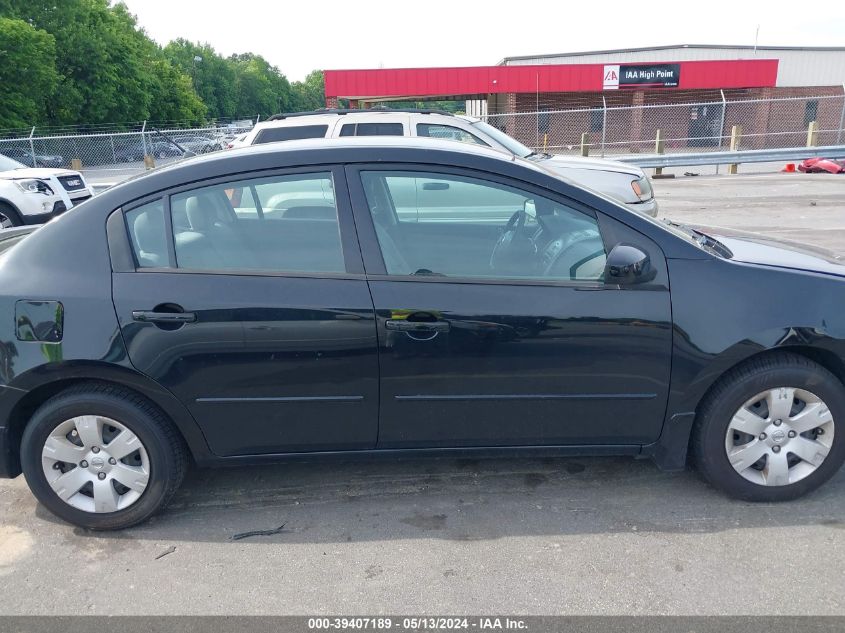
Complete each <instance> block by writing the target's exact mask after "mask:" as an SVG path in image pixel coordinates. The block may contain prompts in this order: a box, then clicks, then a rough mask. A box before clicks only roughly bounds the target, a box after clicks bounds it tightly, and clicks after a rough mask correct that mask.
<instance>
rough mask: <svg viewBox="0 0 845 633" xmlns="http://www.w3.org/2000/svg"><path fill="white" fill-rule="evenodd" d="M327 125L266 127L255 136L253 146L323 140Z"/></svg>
mask: <svg viewBox="0 0 845 633" xmlns="http://www.w3.org/2000/svg"><path fill="white" fill-rule="evenodd" d="M328 129H329V126H328V125H297V126H292V127H268V128H265V129H263V130H261V131H260V132H258V134H256V136H255V141H253V144H254V145H259V144H261V143H276V142H278V141H298V140H300V139H305V138H324V137H325V136H326V132H327V131H328Z"/></svg>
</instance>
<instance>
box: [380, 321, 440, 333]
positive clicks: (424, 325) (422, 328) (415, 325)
mask: <svg viewBox="0 0 845 633" xmlns="http://www.w3.org/2000/svg"><path fill="white" fill-rule="evenodd" d="M384 327H385V328H386V329H388V330H393V331H394V332H412V333H413V332H424V333H429V332H448V331H449V329H450V328H451V326H450V324H449V322H448V321H406V320H405V319H388V320H387V321H385V322H384Z"/></svg>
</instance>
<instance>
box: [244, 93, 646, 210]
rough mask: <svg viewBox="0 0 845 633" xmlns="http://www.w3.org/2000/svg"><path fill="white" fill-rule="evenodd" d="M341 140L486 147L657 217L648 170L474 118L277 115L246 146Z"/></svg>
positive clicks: (403, 113)
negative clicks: (424, 140)
mask: <svg viewBox="0 0 845 633" xmlns="http://www.w3.org/2000/svg"><path fill="white" fill-rule="evenodd" d="M341 136H423V137H425V136H428V137H434V138H439V139H446V140H453V141H459V142H464V143H474V144H478V145H486V146H488V147H493V148H496V149H499V150H502V151H505V152H508V153H510V154H515V155H517V156H520V157H521V158H528V159H530V160H536V161H537V162H541V163H542V164H543V165H544V166H545V167H546V168H548V169H551V170H553V171H555V172H556V173H559V174H561V175H562V176H564V177H566V178H568V179H569V180H571V181H573V182H574V183H577V184H580V185H583V186H585V187H588V188H590V189H594V190H596V191H598V192H601V193H603V194H605V195H607V196H610V197H612V198H615V199H616V200H619V201H621V202H624V203H625V204H626V205H628V207H629V208H630V209H632V210H634V211H638V212H640V213H644V214H646V215H650V216H651V217H655V216H657V201H656V200H655V199H654V192H653V191H652V188H651V182H650V181H649V179H648V176H646V175H645V172H643V170H642V169H640V168H639V167H636V166H634V165H628V164H627V163H622V162H619V161H613V160H604V159H600V158H585V157H581V156H563V155H556V156H553V155H551V154H543V153H539V152H535V151H533V150H531V149H529V148H528V147H526V146H525V145H523V144H522V143H520V142H519V141H517V140H516V139H514V138H512V137H510V136H508V135H507V134H505V133H504V132H502V131H501V130H499V129H498V128H495V127H493V126H492V125H489V124H488V123H485V122H484V121H481V120H480V119H475V118H473V117H469V116H464V115H458V114H451V113H448V112H440V111H437V110H385V109H371V110H318V111H316V112H297V113H294V114H277V115H275V116H273V117H270V118H269V119H267V120H266V121H264V122H262V123H259V124H258V125H256V126H255V127H254V128H253V129H252V130H251V131H250V132H249V133H248V134H247V135H246V137H245V138H244V140H243V142H242V143H241V144H242V145H256V144H259V143H274V142H278V141H292V140H297V139H304V138H337V137H341Z"/></svg>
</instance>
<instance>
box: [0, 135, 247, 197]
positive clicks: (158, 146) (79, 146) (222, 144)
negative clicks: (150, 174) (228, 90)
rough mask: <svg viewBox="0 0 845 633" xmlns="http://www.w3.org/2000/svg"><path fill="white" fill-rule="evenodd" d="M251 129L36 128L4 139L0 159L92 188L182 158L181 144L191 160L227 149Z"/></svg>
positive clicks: (0, 140)
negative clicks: (78, 175) (57, 172)
mask: <svg viewBox="0 0 845 633" xmlns="http://www.w3.org/2000/svg"><path fill="white" fill-rule="evenodd" d="M251 128H252V124H251V122H249V124H248V125H247V122H243V123H242V124H240V125H229V126H225V127H218V126H214V127H201V128H175V129H162V130H159V129H158V128H156V129H153V128H149V127H147V126H146V125H142V126H141V130H139V131H134V132H98V133H90V134H68V133H64V134H47V135H41V134H39V130H38V128H32V130H31V131H30V133H29V135H27V136H22V135H15V136H14V137H11V138H0V154H2V155H4V156H6V157H8V158H12V159H14V160H16V161H18V162H20V163H23V164H24V165H26V166H28V167H53V168H60V167H62V168H75V169H79V170H80V171H82V172H83V174H85V176H86V179H88V180H89V181H90V182H92V183H93V184H95V185H97V184H107V183H112V182H119V181H121V180H124V179H125V178H127V177H128V176H131V175H134V174H136V173H139V172H142V171H144V170H145V169H149V168H151V167H154V166H161V165H163V164H167V163H169V162H172V161H174V160H178V159H180V158H182V156H183V152H182V150H181V149H179V147H177V144H178V145H179V146H180V147H181V148H183V149H184V150H187V151H188V152H192V153H193V154H207V153H209V152H214V151H218V150H221V149H226V148H227V147H228V145H229V143H230V142H232V140H233V139H235V138H236V137H237V136H238V135H240V134H244V133H246V132H248V131H249V130H250V129H251ZM171 141H175V144H174V142H171ZM145 156H147V157H149V158H147V160H146V162H145Z"/></svg>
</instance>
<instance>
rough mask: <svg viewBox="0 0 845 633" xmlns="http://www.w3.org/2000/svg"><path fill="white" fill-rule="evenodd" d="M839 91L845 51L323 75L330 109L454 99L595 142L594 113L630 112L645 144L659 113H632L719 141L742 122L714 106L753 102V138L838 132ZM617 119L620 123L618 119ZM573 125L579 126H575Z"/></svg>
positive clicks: (638, 54)
mask: <svg viewBox="0 0 845 633" xmlns="http://www.w3.org/2000/svg"><path fill="white" fill-rule="evenodd" d="M843 83H845V47H843V48H818V47H816V48H807V47H802V48H796V47H747V46H709V45H700V46H699V45H681V46H661V47H649V48H639V49H628V50H608V51H591V52H583V53H565V54H560V55H542V56H525V57H506V58H504V59H503V60H502V61H501V62H499V64H497V65H495V66H478V67H450V68H383V69H369V70H327V71H326V72H325V88H326V104H327V106H329V107H337V106H338V104H339V103H341V101H340V100H343V102H344V103H345V102H346V101H347V100H348V101H349V102H350V104H351V107H369V106H372V105H373V104H376V103H379V102H388V101H431V100H442V99H456V100H466V103H467V113H468V114H476V115H479V116H481V115H487V114H491V115H492V114H507V113H520V112H538V111H539V112H543V111H546V112H551V113H554V112H557V111H566V112H567V125H568V127H572V126H573V125H575V124H576V123H577V124H579V125H580V127H581V128H583V129H584V131H586V132H588V133H600V132H601V131H602V129H603V128H602V126H604V125H605V123H606V121H605V120H604V115H602V116H601V117H599V116H598V115H597V111H598V110H599V109H601V110H602V112H605V111H607V110H608V109H609V108H610V109H612V108H626V106H631V107H630V109H626V110H624V115H625V116H627V117H629V119H630V120H628V121H626V123H627V127H628V129H630V130H631V134H632V137H638V136H646V137H647V136H648V134H650V133H651V131H652V130H653V129H654V128H655V127H660V123H661V122H660V121H659V120H657V119H659V118H660V117H661V112H660V111H659V109H654V110H652V111H650V110H649V109H648V108H640V107H638V106H658V105H672V104H684V108H683V109H684V111H685V116H673V117H672V121H665V122H663V129H664V131H665V132H666V133H667V135H668V136H669V137H677V138H683V137H695V136H698V135H700V134H704V133H705V132H707V130H712V129H713V128H715V131H714V132H713V134H712V136H713V137H715V138H718V135H719V133H718V127H719V125H723V126H725V128H726V129H727V130H728V131H729V130H730V126H731V125H732V124H733V123H736V122H738V121H732V120H731V115H730V114H727V115H726V110H725V108H724V107H712V104H714V103H717V104H718V103H725V102H727V101H730V102H736V101H743V102H748V103H749V105H748V106H747V107H745V108H744V114H743V116H742V117H741V118H742V121H741V122H742V123H743V124H744V127H745V131H746V133H747V134H748V135H749V137H750V139H754V138H756V137H755V134H760V135H762V134H764V133H771V132H772V131H775V132H776V131H777V126H778V123H777V120H773V119H782V120H789V121H795V120H798V121H811V120H817V121H819V123H820V125H821V127H822V128H825V127H830V128H831V129H832V128H833V127H838V126H841V123H840V118H841V114H842V112H843V99H835V98H832V99H825V98H824V97H835V96H837V95H843V92H845V87H843ZM799 97H800V99H799ZM818 97H821V99H819V98H818ZM782 98H783V99H791V101H783V102H777V103H778V105H777V113H776V114H777V116H773V114H772V110H771V108H772V105H771V102H772V100H778V99H782ZM686 104H689V108H688V109H686V107H685V106H686ZM708 106H710V107H708ZM578 111H580V112H578ZM738 111H739V110H737V112H738ZM728 112H730V110H728ZM617 114H618V115H619V116H622V115H623V110H620V111H618V113H617ZM664 114H665V113H664ZM573 117H575V118H581V119H583V121H580V122H573V120H572V119H573ZM791 125H792V124H791ZM538 126H539V127H540V128H543V129H538V130H537V132H538V133H542V134H544V135H551V136H552V137H554V136H556V135H557V136H561V134H562V133H561V132H560V130H556V129H555V117H554V116H549V117H546V118H545V119H542V120H541V117H538ZM508 131H509V132H512V130H511V129H508ZM722 133H723V134H724V133H725V129H723V130H722ZM522 140H524V141H526V142H527V141H529V140H530V139H522ZM750 142H751V144H752V146H753V144H754V141H753V140H752V141H750Z"/></svg>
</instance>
